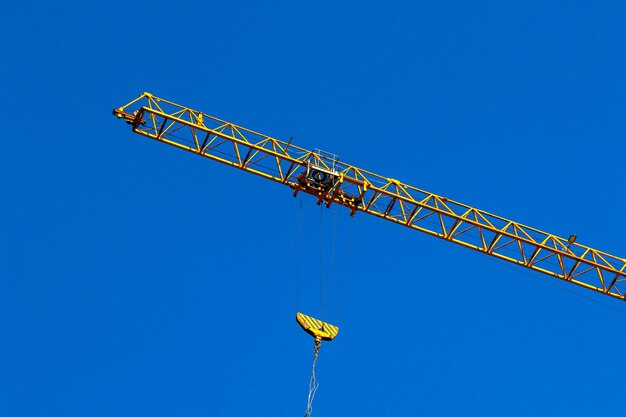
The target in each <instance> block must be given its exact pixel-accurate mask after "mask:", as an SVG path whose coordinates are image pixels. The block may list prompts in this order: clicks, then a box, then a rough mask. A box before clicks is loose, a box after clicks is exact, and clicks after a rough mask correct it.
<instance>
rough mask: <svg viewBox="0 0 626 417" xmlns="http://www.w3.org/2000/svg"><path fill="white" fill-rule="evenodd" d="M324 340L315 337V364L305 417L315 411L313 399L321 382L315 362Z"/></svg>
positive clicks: (308, 416) (314, 362) (312, 370)
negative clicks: (316, 375) (316, 371)
mask: <svg viewBox="0 0 626 417" xmlns="http://www.w3.org/2000/svg"><path fill="white" fill-rule="evenodd" d="M321 344H322V342H321V340H320V339H319V338H316V339H315V348H314V350H313V366H311V380H310V381H309V396H308V398H307V405H306V411H305V412H304V417H310V416H311V413H312V412H313V399H314V398H315V392H316V391H317V387H319V386H320V384H319V383H318V382H317V378H316V377H315V364H316V363H317V356H318V354H319V349H320V346H321Z"/></svg>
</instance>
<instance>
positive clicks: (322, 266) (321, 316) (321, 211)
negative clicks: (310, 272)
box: [320, 204, 324, 320]
mask: <svg viewBox="0 0 626 417" xmlns="http://www.w3.org/2000/svg"><path fill="white" fill-rule="evenodd" d="M323 218H324V206H323V205H321V204H320V319H321V320H324V316H323V312H324V303H323V300H322V295H323V294H324V291H323V289H324V288H323V285H322V283H323V277H324V273H323V271H324V257H323V254H324V251H323V249H324V224H323Z"/></svg>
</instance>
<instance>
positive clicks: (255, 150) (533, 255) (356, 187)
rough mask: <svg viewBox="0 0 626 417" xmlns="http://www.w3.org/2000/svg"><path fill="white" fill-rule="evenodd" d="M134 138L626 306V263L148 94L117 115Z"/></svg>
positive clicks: (324, 154) (570, 241) (600, 252)
mask: <svg viewBox="0 0 626 417" xmlns="http://www.w3.org/2000/svg"><path fill="white" fill-rule="evenodd" d="M113 114H114V115H115V116H116V117H118V118H120V119H123V120H125V121H126V123H128V124H129V125H130V126H132V130H133V132H134V133H137V134H139V135H142V136H145V137H148V138H150V139H153V140H156V141H159V142H162V143H165V144H168V145H171V146H174V147H176V148H179V149H183V150H186V151H188V152H192V153H194V154H197V155H200V156H203V157H205V158H208V159H211V160H213V161H216V162H220V163H223V164H226V165H229V166H232V167H235V168H239V169H242V170H244V171H246V172H249V173H252V174H255V175H258V176H260V177H263V178H266V179H269V180H272V181H275V182H278V183H281V184H285V185H288V186H289V187H291V188H292V189H293V194H294V195H296V194H298V193H299V192H304V193H307V194H311V195H313V196H315V197H316V198H317V203H318V204H325V205H326V206H328V207H330V205H331V204H338V205H340V206H344V207H347V208H348V209H349V210H350V214H351V215H354V214H355V213H356V212H357V211H361V212H364V213H367V214H370V215H373V216H376V217H379V218H382V219H385V220H387V221H390V222H393V223H397V224H400V225H403V226H406V227H410V228H412V229H414V230H417V231H421V232H423V233H426V234H429V235H431V236H435V237H439V238H441V239H445V240H448V241H450V242H453V243H456V244H458V245H460V246H463V247H467V248H469V249H473V250H476V251H479V252H482V253H485V254H487V255H490V256H492V257H495V258H498V259H502V260H505V261H508V262H511V263H514V264H516V265H519V266H523V267H526V268H528V269H531V270H534V271H537V272H540V273H542V274H546V275H549V276H552V277H554V278H558V279H561V280H563V281H567V282H570V283H572V284H576V285H578V286H581V287H583V288H587V289H589V290H593V291H596V292H599V293H602V294H605V295H608V296H610V297H613V298H617V299H621V300H626V258H622V257H618V256H614V255H611V254H608V253H606V252H602V251H599V250H596V249H593V248H590V247H587V246H584V245H581V244H579V243H577V242H576V237H575V236H573V235H572V236H570V237H569V238H568V239H565V238H562V237H559V236H556V235H553V234H550V233H546V232H544V231H541V230H539V229H536V228H533V227H529V226H526V225H523V224H521V223H518V222H514V221H512V220H509V219H506V218H504V217H501V216H497V215H494V214H491V213H488V212H486V211H484V210H480V209H477V208H474V207H471V206H469V205H466V204H463V203H459V202H456V201H453V200H450V199H448V198H445V197H442V196H440V195H437V194H433V193H430V192H427V191H424V190H421V189H419V188H416V187H413V186H411V185H408V184H405V183H402V182H401V181H398V180H396V179H393V178H387V177H384V176H381V175H378V174H375V173H372V172H369V171H366V170H363V169H361V168H357V167H355V166H352V165H349V164H346V163H344V162H341V161H339V158H337V157H336V156H335V155H333V154H330V153H328V152H324V151H321V150H318V149H315V150H313V151H311V150H308V149H305V148H301V147H298V146H296V145H294V144H292V143H291V140H290V141H288V142H285V141H282V140H278V139H275V138H272V137H270V136H267V135H263V134H261V133H258V132H255V131H253V130H250V129H247V128H244V127H242V126H238V125H235V124H232V123H229V122H226V121H224V120H222V119H219V118H216V117H213V116H210V115H207V114H205V113H202V112H199V111H197V110H193V109H191V108H188V107H184V106H181V105H178V104H176V103H173V102H171V101H168V100H165V99H161V98H158V97H155V96H153V95H152V94H150V93H143V94H141V95H139V97H138V98H136V99H135V100H133V101H131V102H129V103H128V104H126V105H124V106H121V107H119V108H116V109H114V110H113Z"/></svg>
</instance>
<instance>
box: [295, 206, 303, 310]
mask: <svg viewBox="0 0 626 417" xmlns="http://www.w3.org/2000/svg"><path fill="white" fill-rule="evenodd" d="M297 230H298V235H297V236H296V240H297V244H296V245H297V252H298V253H297V254H296V311H300V269H301V266H300V263H301V262H302V197H300V210H299V211H298V227H297Z"/></svg>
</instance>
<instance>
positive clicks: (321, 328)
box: [296, 313, 339, 340]
mask: <svg viewBox="0 0 626 417" xmlns="http://www.w3.org/2000/svg"><path fill="white" fill-rule="evenodd" d="M296 321H297V322H298V324H299V325H300V327H302V328H303V329H304V331H305V332H307V333H308V334H310V335H311V336H313V337H314V338H315V340H333V339H334V338H335V337H336V336H337V333H339V327H337V326H333V325H332V324H328V323H326V322H323V321H321V320H318V319H316V318H313V317H311V316H307V315H306V314H302V313H296Z"/></svg>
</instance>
